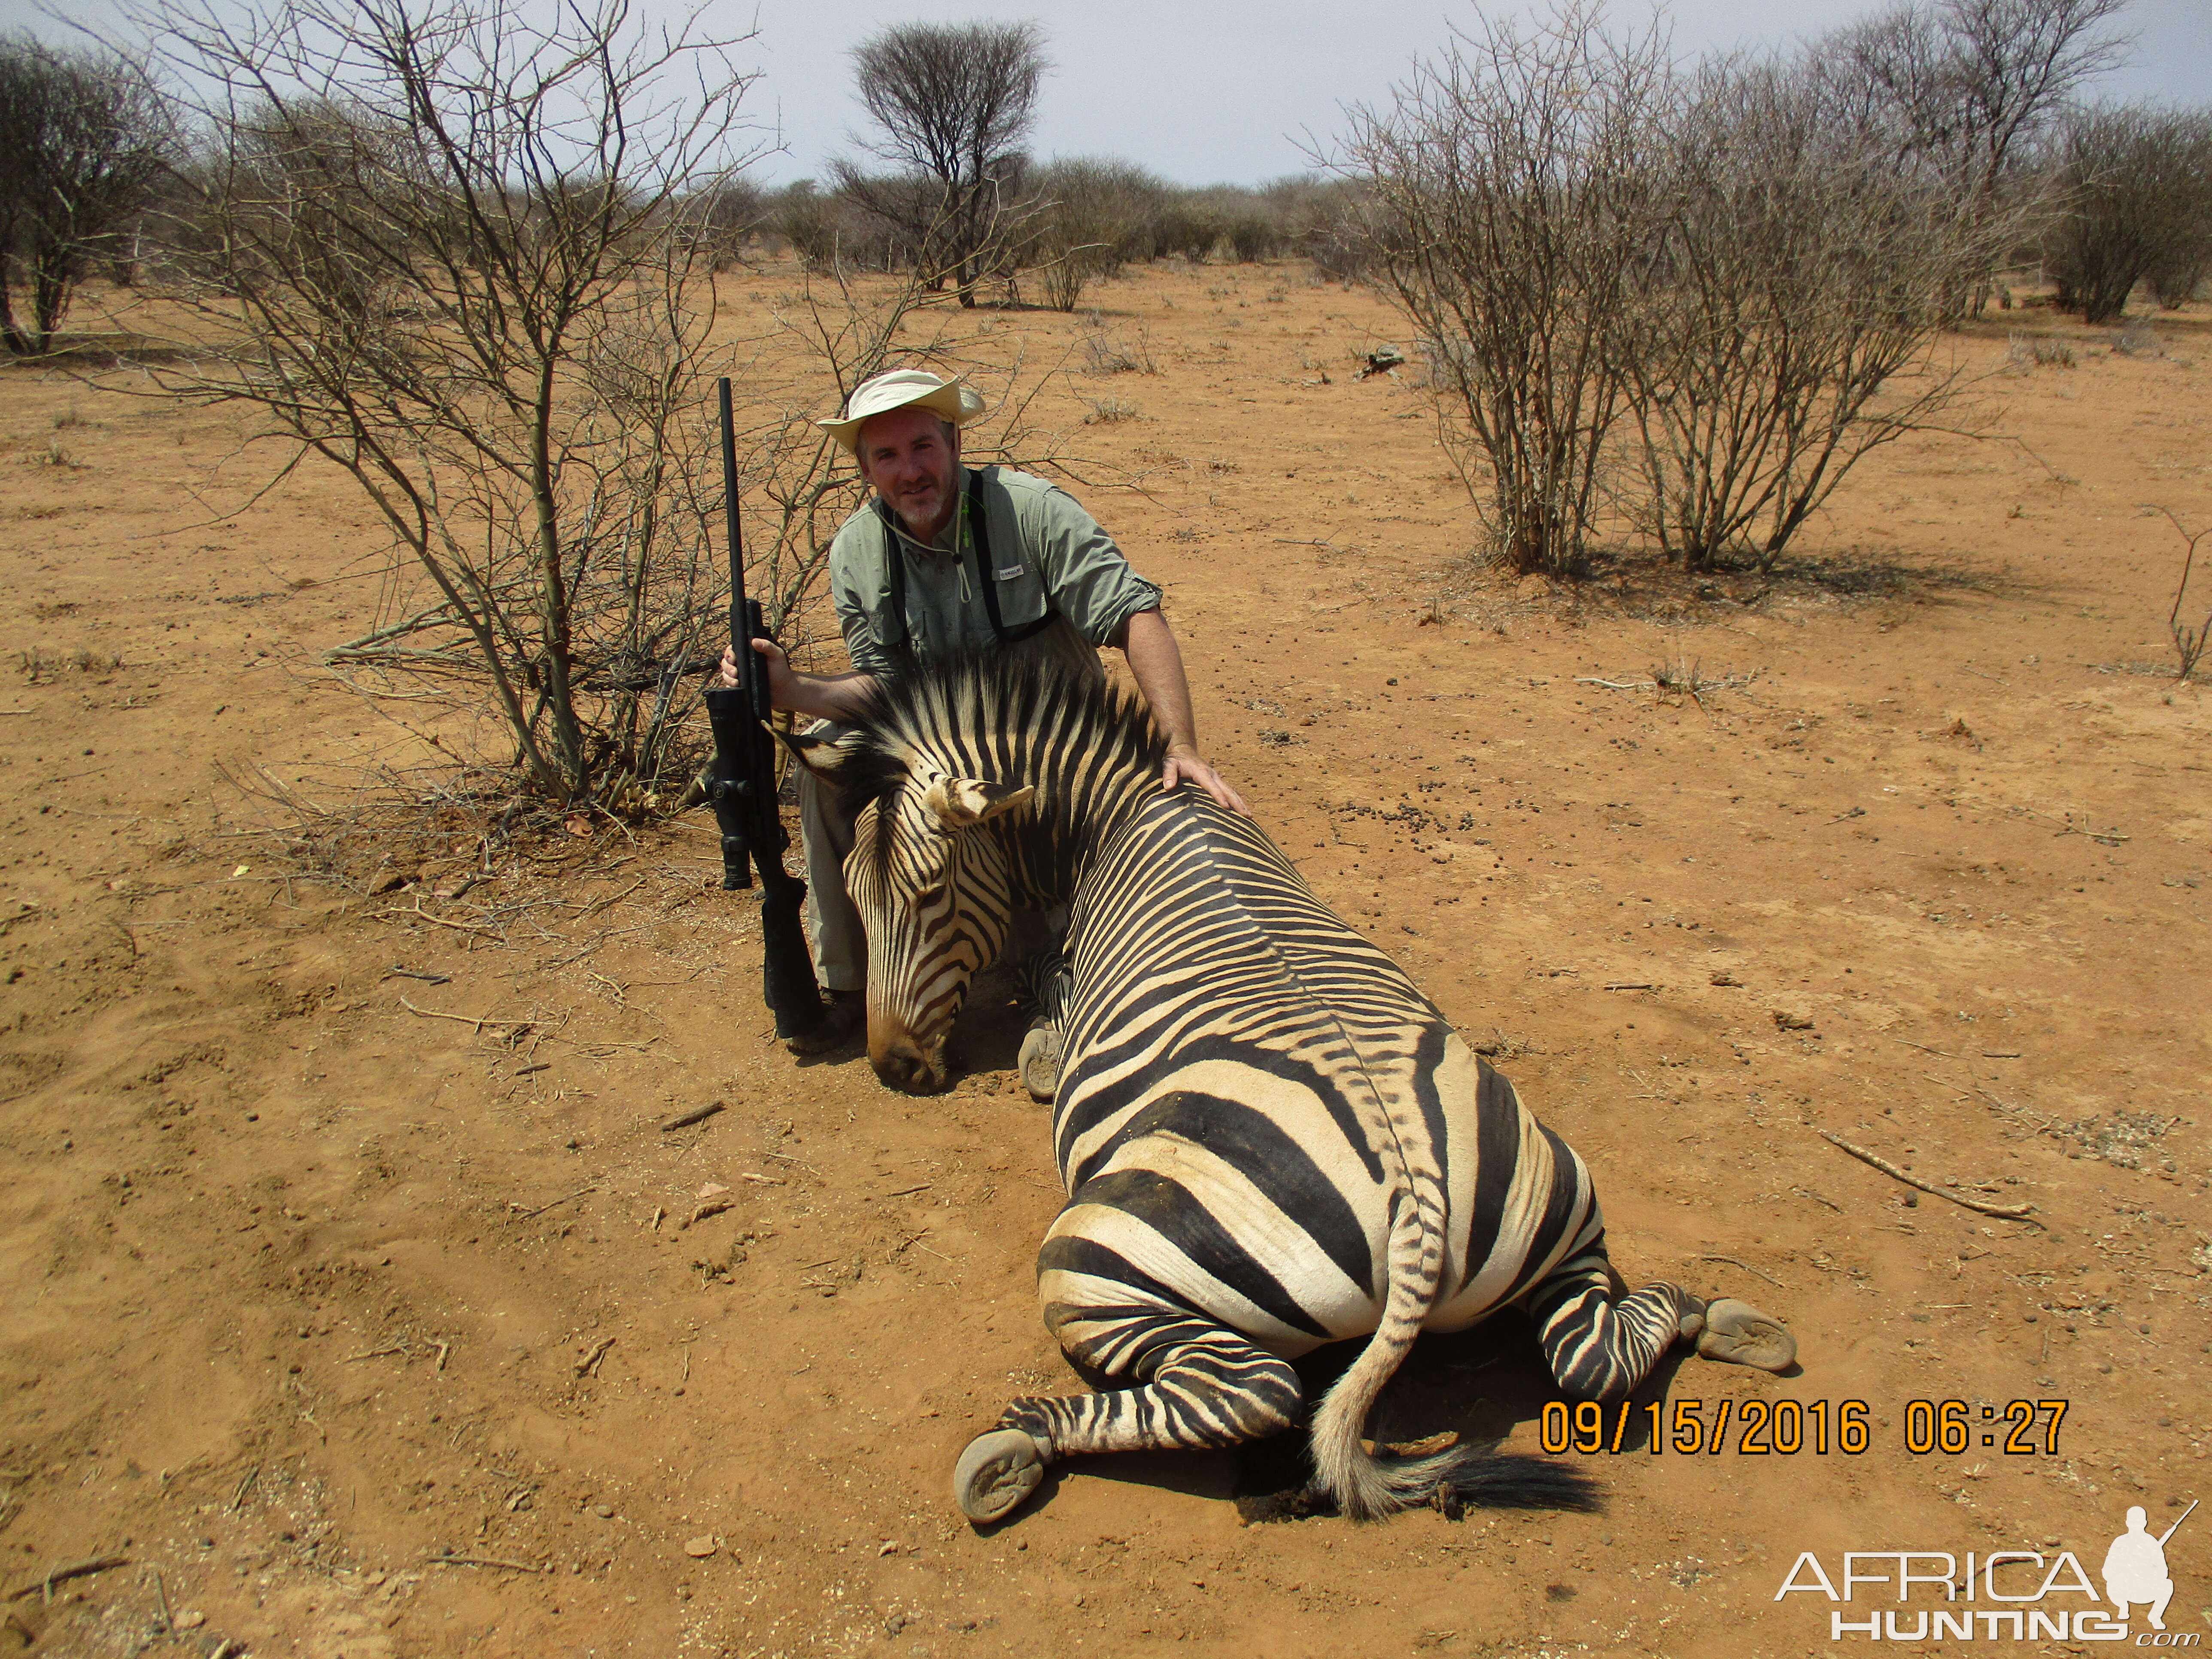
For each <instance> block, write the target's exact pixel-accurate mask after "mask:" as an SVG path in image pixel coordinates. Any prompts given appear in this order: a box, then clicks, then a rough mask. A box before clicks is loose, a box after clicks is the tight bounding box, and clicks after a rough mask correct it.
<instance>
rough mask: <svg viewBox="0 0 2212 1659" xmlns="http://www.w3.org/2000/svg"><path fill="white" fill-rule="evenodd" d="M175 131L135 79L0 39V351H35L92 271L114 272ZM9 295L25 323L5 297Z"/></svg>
mask: <svg viewBox="0 0 2212 1659" xmlns="http://www.w3.org/2000/svg"><path fill="white" fill-rule="evenodd" d="M174 148H175V127H174V124H173V120H172V118H171V112H170V108H169V105H168V102H167V100H166V99H165V98H164V97H163V96H162V94H161V91H160V89H159V88H156V87H155V85H154V83H153V82H152V80H151V79H150V78H149V76H147V74H146V73H145V70H143V67H142V66H141V65H139V64H136V63H133V62H132V61H131V59H129V58H125V57H122V56H120V55H118V54H116V53H112V52H88V53H86V52H58V51H56V50H54V49H53V48H52V47H49V46H43V45H41V44H40V43H39V42H38V41H35V40H31V39H30V38H29V37H27V36H25V35H8V36H0V341H4V343H6V345H7V348H8V349H9V350H10V351H13V352H15V353H17V354H18V355H27V354H30V353H34V352H43V351H45V350H46V349H48V348H49V347H50V346H51V345H52V343H53V337H54V333H55V331H56V330H57V329H58V328H59V327H60V325H61V320H62V318H63V316H64V314H65V313H67V311H68V309H69V304H70V297H71V296H72V295H74V294H75V292H76V288H77V285H78V283H81V282H82V280H83V279H84V276H85V274H86V272H88V270H91V269H92V268H93V266H94V264H97V263H100V262H103V261H106V262H112V261H114V260H115V259H116V258H117V257H118V252H120V251H121V249H122V248H123V246H124V243H125V235H126V234H127V233H128V232H129V231H130V230H131V228H132V226H133V225H134V224H135V222H136V221H137V215H138V213H139V210H141V208H143V206H144V205H145V204H146V202H147V200H148V198H149V195H150V193H151V191H152V189H153V187H154V185H155V182H156V180H157V179H160V177H161V173H162V170H163V169H164V167H167V164H168V163H169V162H170V161H172V160H173V155H174ZM18 285H20V286H21V288H23V289H25V290H26V291H27V294H28V295H29V298H30V316H29V318H28V319H27V321H19V320H18V319H17V317H16V315H15V307H14V304H13V302H12V301H11V299H10V297H9V289H11V287H14V286H18Z"/></svg>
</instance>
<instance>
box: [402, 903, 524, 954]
mask: <svg viewBox="0 0 2212 1659" xmlns="http://www.w3.org/2000/svg"><path fill="white" fill-rule="evenodd" d="M368 914H369V920H370V921H395V920H405V921H429V922H435V923H436V924H437V925H438V926H439V927H451V928H453V930H454V931H455V932H456V933H478V934H481V935H483V937H484V938H485V939H497V940H499V942H500V943H501V944H502V945H504V944H505V943H506V942H507V938H506V935H505V934H503V933H501V932H500V931H499V930H498V929H497V928H496V927H480V926H478V925H477V923H475V922H472V921H447V920H446V919H445V917H443V916H434V915H431V914H430V913H429V912H428V910H425V909H424V908H422V900H420V899H417V900H416V901H415V908H413V909H411V910H372V911H370V912H369V913H368Z"/></svg>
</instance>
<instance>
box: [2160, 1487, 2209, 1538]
mask: <svg viewBox="0 0 2212 1659" xmlns="http://www.w3.org/2000/svg"><path fill="white" fill-rule="evenodd" d="M2200 1501H2201V1500H2199V1499H2197V1498H2191V1499H2190V1500H2189V1509H2186V1510H2182V1512H2181V1513H2180V1514H2179V1516H2175V1517H2174V1522H2173V1524H2172V1526H2170V1527H2168V1528H2166V1530H2165V1531H2164V1532H2162V1533H2160V1534H2159V1535H2158V1544H2159V1547H2160V1549H2164V1548H2165V1547H2166V1540H2167V1539H2169V1538H2171V1537H2172V1536H2173V1534H2175V1533H2177V1532H2179V1531H2180V1530H2181V1523H2182V1522H2184V1521H2186V1520H2187V1519H2189V1514H2190V1510H2194V1509H2195V1508H2196V1507H2197V1504H2198V1503H2199V1502H2200Z"/></svg>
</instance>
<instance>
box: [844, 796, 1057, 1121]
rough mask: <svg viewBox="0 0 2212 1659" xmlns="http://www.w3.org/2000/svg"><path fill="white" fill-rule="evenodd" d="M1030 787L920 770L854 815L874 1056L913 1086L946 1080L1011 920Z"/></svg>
mask: <svg viewBox="0 0 2212 1659" xmlns="http://www.w3.org/2000/svg"><path fill="white" fill-rule="evenodd" d="M1035 796H1036V787H1035V786H1034V785H1030V784H1012V783H999V782H992V781H987V780H984V779H981V778H961V777H950V776H945V775H941V774H940V775H934V776H931V775H915V776H913V777H911V778H910V779H909V780H908V783H907V785H906V787H903V788H901V789H898V790H896V792H893V793H889V794H886V795H883V796H880V797H878V799H875V800H872V801H871V802H869V803H868V804H867V805H866V806H864V807H862V808H861V809H860V812H859V814H858V815H857V816H856V817H854V821H853V850H852V853H851V854H849V855H848V857H847V859H846V860H845V886H846V890H847V891H848V892H849V893H850V894H851V895H852V897H853V903H854V907H855V908H857V909H858V910H859V911H860V920H861V921H862V923H863V924H864V925H865V926H866V928H867V932H868V1063H869V1064H870V1065H872V1066H874V1067H875V1068H876V1075H877V1076H878V1077H879V1078H881V1079H883V1080H884V1083H886V1084H888V1085H890V1087H892V1088H894V1089H898V1090H901V1091H904V1092H905V1093H908V1094H917V1095H920V1094H934V1093H935V1092H936V1091H938V1090H939V1089H942V1088H943V1087H944V1086H945V1084H946V1082H947V1081H949V1080H950V1073H949V1071H948V1069H947V1067H946V1066H945V1038H946V1037H947V1036H950V1035H951V1030H952V1022H953V1020H954V1019H955V1018H957V1016H958V1014H959V1012H960V1005H961V1004H962V1002H963V1001H964V1000H966V998H967V995H968V987H969V981H972V980H973V979H974V978H975V975H977V974H978V973H980V972H981V971H982V970H983V969H986V968H987V967H989V966H990V965H991V963H993V962H994V961H995V960H997V958H998V955H999V951H1000V949H1001V948H1002V947H1003V946H1004V945H1005V944H1006V929H1007V927H1008V925H1009V924H1010V922H1011V921H1012V915H1013V908H1014V883H1013V878H1012V865H1011V860H1010V859H1009V856H1008V849H1007V847H1006V840H1005V838H1004V837H1003V836H1000V835H999V834H997V833H994V831H993V830H992V829H990V828H989V827H988V826H990V825H991V824H993V823H994V821H999V820H1006V821H1007V822H1011V820H1010V819H1008V817H1007V815H1008V814H1011V813H1016V812H1018V811H1020V810H1021V809H1023V808H1024V807H1025V806H1027V805H1029V804H1030V800H1031V799H1033V798H1034V797H1035Z"/></svg>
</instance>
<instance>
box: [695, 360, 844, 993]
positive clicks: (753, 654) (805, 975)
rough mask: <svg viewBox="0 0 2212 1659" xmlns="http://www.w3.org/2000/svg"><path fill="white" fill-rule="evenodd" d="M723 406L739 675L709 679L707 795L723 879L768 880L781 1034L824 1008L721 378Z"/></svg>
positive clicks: (726, 388)
mask: <svg viewBox="0 0 2212 1659" xmlns="http://www.w3.org/2000/svg"><path fill="white" fill-rule="evenodd" d="M717 392H718V393H719V395H720V402H721V413H722V497H723V503H724V513H723V516H724V518H725V520H726V524H727V527H728V532H729V543H730V644H731V646H732V648H733V650H734V651H735V652H736V654H737V659H738V684H737V685H736V686H734V687H725V686H722V685H719V684H709V685H708V688H707V693H706V698H707V718H708V721H709V722H710V723H711V724H712V725H713V726H714V772H713V779H714V781H713V782H712V784H711V785H710V786H709V787H708V799H709V800H711V801H712V802H713V803H714V821H715V823H717V824H719V825H720V829H721V831H722V885H723V886H724V887H725V888H726V889H728V890H731V891H732V892H734V891H736V890H738V889H739V888H750V886H751V885H752V884H753V878H752V872H753V869H754V868H755V867H756V866H757V867H758V869H759V871H760V881H761V944H762V949H763V965H762V970H761V991H762V994H763V997H764V998H765V999H766V1000H767V1002H768V1006H769V1008H770V1009H772V1010H773V1011H774V1012H775V1034H776V1035H777V1036H786V1037H787V1036H796V1035H797V1034H798V1033H799V1032H801V1031H804V1030H806V1029H807V1028H808V1027H810V1026H811V1025H813V1024H815V1023H816V1022H817V1020H819V1019H820V1018H821V1017H822V992H821V988H820V987H818V986H817V984H816V983H815V981H814V959H813V957H811V955H810V954H809V953H808V951H807V948H806V933H805V927H804V926H803V925H802V923H801V922H800V921H799V911H800V908H801V907H803V906H804V905H805V902H806V884H805V881H803V880H801V879H800V878H799V877H797V876H794V875H791V874H789V873H788V872H786V871H785V869H784V867H783V855H784V854H785V852H786V851H787V849H788V848H790V846H791V837H790V836H789V835H788V834H787V832H786V831H785V829H784V827H783V817H782V815H781V813H780V812H778V811H776V787H775V739H774V738H771V737H770V736H769V730H768V724H767V722H768V718H769V708H770V705H769V691H768V663H767V662H766V660H765V659H763V658H762V656H761V654H760V653H758V652H757V651H755V650H754V649H753V641H755V640H764V639H769V638H770V637H772V636H771V635H769V631H768V625H767V622H766V619H765V618H764V617H763V616H762V614H761V607H760V601H759V600H757V599H747V598H746V597H745V556H744V536H743V532H741V531H740V529H739V527H738V441H737V434H736V430H735V428H734V427H733V426H732V422H731V418H730V383H729V382H728V381H727V380H724V381H722V382H721V383H720V386H718V387H717Z"/></svg>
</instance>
